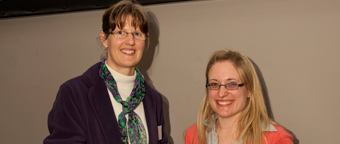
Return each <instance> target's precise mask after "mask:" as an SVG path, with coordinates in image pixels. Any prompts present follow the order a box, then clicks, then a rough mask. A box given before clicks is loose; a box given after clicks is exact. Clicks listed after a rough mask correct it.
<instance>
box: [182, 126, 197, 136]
mask: <svg viewBox="0 0 340 144" xmlns="http://www.w3.org/2000/svg"><path fill="white" fill-rule="evenodd" d="M195 133H197V124H194V125H192V126H190V127H189V128H188V129H187V131H186V132H185V136H184V137H185V139H187V138H192V137H193V135H195Z"/></svg>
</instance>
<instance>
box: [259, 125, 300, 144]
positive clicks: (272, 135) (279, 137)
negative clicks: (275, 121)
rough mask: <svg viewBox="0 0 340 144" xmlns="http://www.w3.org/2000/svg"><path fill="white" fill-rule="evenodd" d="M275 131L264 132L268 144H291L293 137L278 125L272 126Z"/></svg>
mask: <svg viewBox="0 0 340 144" xmlns="http://www.w3.org/2000/svg"><path fill="white" fill-rule="evenodd" d="M273 126H274V127H275V129H276V131H268V132H265V137H266V139H267V141H268V143H270V144H272V143H273V144H275V143H278V144H280V143H284V144H293V137H292V135H290V134H289V133H288V132H287V131H286V130H285V128H283V127H282V126H279V125H273Z"/></svg>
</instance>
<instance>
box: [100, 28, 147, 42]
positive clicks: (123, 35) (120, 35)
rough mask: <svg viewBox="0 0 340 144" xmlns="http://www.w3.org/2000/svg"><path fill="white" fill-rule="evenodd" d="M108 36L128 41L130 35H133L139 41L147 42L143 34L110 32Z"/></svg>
mask: <svg viewBox="0 0 340 144" xmlns="http://www.w3.org/2000/svg"><path fill="white" fill-rule="evenodd" d="M107 34H112V35H113V36H114V37H115V38H119V39H126V38H127V36H128V35H129V34H132V36H133V38H135V39H137V40H145V39H146V37H147V36H146V35H145V34H144V33H142V32H137V31H135V32H126V31H122V30H120V31H108V32H107Z"/></svg>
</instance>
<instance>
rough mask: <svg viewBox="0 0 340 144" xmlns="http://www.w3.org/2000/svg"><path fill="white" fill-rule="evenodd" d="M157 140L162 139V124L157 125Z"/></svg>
mask: <svg viewBox="0 0 340 144" xmlns="http://www.w3.org/2000/svg"><path fill="white" fill-rule="evenodd" d="M158 140H162V125H160V126H158Z"/></svg>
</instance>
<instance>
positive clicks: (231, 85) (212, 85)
mask: <svg viewBox="0 0 340 144" xmlns="http://www.w3.org/2000/svg"><path fill="white" fill-rule="evenodd" d="M205 86H206V87H207V88H208V89H209V90H219V89H220V87H221V86H224V87H225V88H226V89H227V90H237V89H238V88H239V87H242V86H244V84H243V83H241V84H238V83H236V82H230V83H226V84H219V83H209V84H206V85H205Z"/></svg>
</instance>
